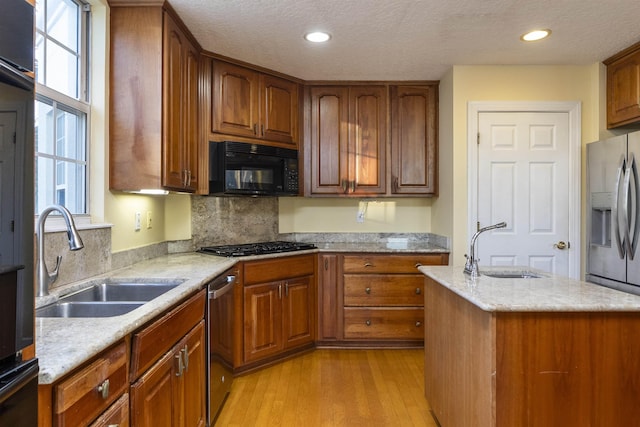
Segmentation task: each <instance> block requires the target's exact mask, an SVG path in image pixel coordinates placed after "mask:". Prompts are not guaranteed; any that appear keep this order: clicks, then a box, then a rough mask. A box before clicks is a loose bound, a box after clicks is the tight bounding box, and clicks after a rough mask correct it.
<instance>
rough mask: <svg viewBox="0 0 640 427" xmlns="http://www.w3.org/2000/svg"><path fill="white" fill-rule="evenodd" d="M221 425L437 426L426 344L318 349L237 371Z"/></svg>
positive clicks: (219, 421) (219, 422)
mask: <svg viewBox="0 0 640 427" xmlns="http://www.w3.org/2000/svg"><path fill="white" fill-rule="evenodd" d="M218 426H224V427H236V426H237V427H248V426H265V427H266V426H281V427H290V426H291V427H293V426H296V427H300V426H302V427H315V426H331V427H334V426H335V427H339V426H348V427H360V426H362V427H365V426H366V427H377V426H394V427H396V426H407V427H410V426H415V427H437V425H436V423H435V421H434V420H433V418H432V417H431V414H430V412H429V404H428V403H427V401H426V399H425V397H424V350H423V349H406V350H404V349H403V350H361V349H354V350H351V349H350V350H339V349H320V350H315V351H313V352H311V353H307V354H305V355H302V356H299V357H296V358H294V359H291V360H288V361H285V362H283V363H280V364H277V365H275V366H272V367H269V368H266V369H262V370H260V371H257V372H254V373H251V374H247V375H244V376H240V377H236V378H235V379H234V383H233V386H232V389H231V394H230V395H229V397H228V399H227V402H226V404H225V406H224V408H223V410H222V412H221V413H220V416H219V417H218V420H217V422H216V427H218Z"/></svg>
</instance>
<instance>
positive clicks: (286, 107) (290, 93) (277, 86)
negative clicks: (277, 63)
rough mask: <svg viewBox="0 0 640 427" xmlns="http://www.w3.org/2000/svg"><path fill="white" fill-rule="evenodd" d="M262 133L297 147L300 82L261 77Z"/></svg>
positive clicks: (264, 135) (266, 76)
mask: <svg viewBox="0 0 640 427" xmlns="http://www.w3.org/2000/svg"><path fill="white" fill-rule="evenodd" d="M261 79H262V80H261V83H262V84H261V85H260V86H261V87H260V89H261V99H260V121H261V124H260V135H259V137H261V138H263V139H268V140H271V141H279V142H285V143H287V144H291V145H292V148H296V147H297V141H298V84H297V83H295V82H292V81H290V80H285V79H281V78H279V77H274V76H270V75H266V74H265V75H263V76H262V78H261Z"/></svg>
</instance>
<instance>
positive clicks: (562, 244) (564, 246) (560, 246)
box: [553, 240, 571, 250]
mask: <svg viewBox="0 0 640 427" xmlns="http://www.w3.org/2000/svg"><path fill="white" fill-rule="evenodd" d="M553 247H554V248H556V249H560V250H563V249H569V248H570V247H571V245H570V244H569V243H565V242H563V241H562V240H560V241H559V242H558V243H555V244H554V245H553Z"/></svg>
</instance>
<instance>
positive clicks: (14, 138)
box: [13, 132, 16, 144]
mask: <svg viewBox="0 0 640 427" xmlns="http://www.w3.org/2000/svg"><path fill="white" fill-rule="evenodd" d="M13 143H14V144H15V143H16V133H15V132H14V133H13Z"/></svg>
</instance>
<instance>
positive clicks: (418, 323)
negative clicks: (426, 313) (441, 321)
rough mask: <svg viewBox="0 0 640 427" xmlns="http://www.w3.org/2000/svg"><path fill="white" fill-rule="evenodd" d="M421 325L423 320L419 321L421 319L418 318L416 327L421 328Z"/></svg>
mask: <svg viewBox="0 0 640 427" xmlns="http://www.w3.org/2000/svg"><path fill="white" fill-rule="evenodd" d="M420 326H422V322H421V321H419V320H418V321H416V327H418V328H419V327H420Z"/></svg>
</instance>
